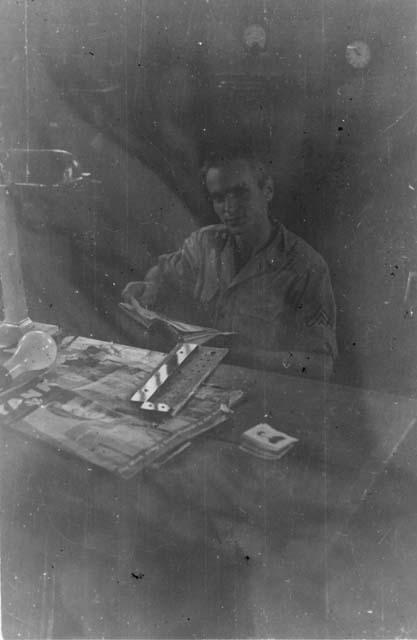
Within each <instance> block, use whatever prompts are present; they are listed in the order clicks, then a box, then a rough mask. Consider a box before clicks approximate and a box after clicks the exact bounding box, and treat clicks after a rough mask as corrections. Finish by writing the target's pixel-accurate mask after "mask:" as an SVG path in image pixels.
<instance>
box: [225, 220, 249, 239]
mask: <svg viewBox="0 0 417 640" xmlns="http://www.w3.org/2000/svg"><path fill="white" fill-rule="evenodd" d="M225 224H226V227H227V228H228V230H229V232H230V233H231V234H232V235H234V236H240V235H242V234H243V233H245V232H246V231H247V225H246V223H245V222H236V223H235V224H231V223H227V222H226V223H225Z"/></svg>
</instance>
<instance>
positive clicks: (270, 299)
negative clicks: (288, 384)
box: [158, 224, 337, 357]
mask: <svg viewBox="0 0 417 640" xmlns="http://www.w3.org/2000/svg"><path fill="white" fill-rule="evenodd" d="M158 264H159V270H160V274H161V276H162V281H163V283H164V285H165V286H167V287H168V288H169V289H171V290H172V288H174V289H177V290H178V291H179V292H181V293H183V294H186V295H188V296H191V297H192V298H193V299H194V301H196V302H197V303H199V304H200V305H201V307H202V309H203V310H204V313H205V316H206V318H207V322H206V324H208V325H210V326H213V327H216V328H217V329H220V330H222V331H234V332H237V333H238V334H239V338H240V344H241V345H242V346H248V347H252V348H258V349H267V350H270V351H283V350H289V351H291V350H292V351H304V352H308V353H325V354H328V355H331V356H333V357H336V355H337V346H336V312H335V304H334V298H333V291H332V286H331V282H330V276H329V271H328V268H327V265H326V263H325V262H324V260H323V258H322V257H321V256H320V255H319V254H318V253H317V252H316V251H315V250H314V249H313V248H312V247H310V245H308V244H307V243H306V242H304V241H303V240H302V239H301V238H299V237H298V236H296V235H295V234H294V233H291V231H288V229H286V228H285V227H284V226H283V225H278V226H277V227H276V229H275V233H274V234H273V235H272V238H271V240H270V241H269V243H268V244H267V245H265V246H264V247H263V248H262V249H260V250H259V251H258V252H257V253H256V254H255V255H253V256H252V257H251V258H250V259H249V261H248V262H246V264H244V266H243V267H242V268H241V269H240V270H238V271H237V270H236V264H237V262H236V245H235V240H234V238H233V236H232V235H230V234H229V232H228V230H227V228H226V227H225V226H224V225H220V224H219V225H211V226H209V227H204V228H202V229H199V230H198V231H196V232H194V233H192V234H191V235H190V236H189V237H188V238H187V239H186V240H185V242H184V244H183V246H182V248H181V249H180V250H179V251H176V252H174V253H170V254H166V255H162V256H160V258H159V263H158Z"/></svg>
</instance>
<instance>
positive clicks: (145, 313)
mask: <svg viewBox="0 0 417 640" xmlns="http://www.w3.org/2000/svg"><path fill="white" fill-rule="evenodd" d="M119 307H120V309H122V311H124V312H125V313H126V314H127V315H128V316H129V317H130V318H132V320H135V322H137V323H138V324H140V325H141V326H142V327H144V328H145V329H147V330H149V329H151V328H157V327H159V328H162V329H166V330H168V331H169V332H170V333H171V334H172V335H173V337H175V338H176V339H177V340H178V341H181V342H194V343H197V344H205V343H206V342H208V341H211V340H213V339H214V338H223V339H228V338H231V337H232V336H234V335H235V333H234V332H232V331H219V330H218V329H214V328H213V327H201V326H199V325H194V324H189V323H187V322H182V321H180V320H175V319H174V318H169V317H168V316H166V315H164V314H162V313H158V312H156V311H151V310H150V309H146V308H145V307H143V306H142V305H141V304H139V302H138V301H137V300H134V299H132V302H131V303H130V304H129V303H127V302H120V303H119Z"/></svg>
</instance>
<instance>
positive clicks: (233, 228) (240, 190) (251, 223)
mask: <svg viewBox="0 0 417 640" xmlns="http://www.w3.org/2000/svg"><path fill="white" fill-rule="evenodd" d="M206 185H207V189H208V192H209V195H210V198H211V200H212V202H213V207H214V210H215V212H216V213H217V215H218V216H219V218H220V220H221V221H222V222H223V223H224V224H225V225H226V226H227V227H228V229H229V231H230V233H232V234H233V235H242V234H245V235H246V234H248V233H250V232H251V230H252V229H253V228H254V227H258V226H259V225H264V224H269V218H268V203H269V202H270V200H271V198H272V193H273V190H272V182H271V180H270V179H267V180H266V182H265V185H264V186H263V187H260V186H259V184H258V177H257V175H256V170H255V168H254V167H252V166H251V165H250V164H249V163H248V162H247V161H246V160H240V159H236V160H233V161H231V162H229V163H228V164H227V165H225V166H223V167H211V168H210V169H209V170H208V172H207V176H206Z"/></svg>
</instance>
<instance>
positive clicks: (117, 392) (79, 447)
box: [0, 338, 230, 478]
mask: <svg viewBox="0 0 417 640" xmlns="http://www.w3.org/2000/svg"><path fill="white" fill-rule="evenodd" d="M163 357H164V354H162V353H157V352H152V351H147V350H144V349H137V348H132V347H124V346H120V345H114V344H111V343H106V342H100V341H97V340H92V339H86V338H76V339H72V338H65V339H64V340H63V342H62V345H61V349H60V353H59V356H58V362H57V365H56V367H55V369H54V371H53V372H51V373H50V374H48V376H47V377H45V378H44V379H42V380H39V379H38V380H32V381H28V382H27V383H26V384H25V385H23V386H20V387H19V388H15V389H13V388H11V389H8V390H6V391H4V392H2V393H1V394H0V422H1V424H3V425H5V426H7V427H10V428H13V429H16V430H18V431H20V432H22V433H25V434H26V435H29V436H32V437H34V438H36V439H41V440H44V441H47V442H49V443H50V444H52V445H53V446H54V447H55V448H57V449H59V450H61V449H62V450H64V451H67V452H70V453H72V454H75V455H77V456H79V457H80V458H82V459H84V460H86V461H88V462H89V463H91V464H94V465H97V466H99V467H102V468H104V469H107V470H108V471H112V472H115V473H118V474H119V475H120V476H122V477H123V478H130V477H132V476H134V475H135V474H136V473H138V472H139V471H141V470H143V469H145V468H146V467H149V466H150V465H152V464H153V463H155V461H157V460H158V459H160V458H161V457H165V456H166V455H167V454H169V453H170V452H174V451H175V450H176V449H177V448H180V446H181V445H183V443H184V442H188V441H189V440H190V439H192V438H194V437H195V436H197V435H198V434H200V433H202V432H204V431H206V430H208V429H211V428H213V427H215V426H217V425H219V424H220V423H222V422H223V421H224V420H226V419H227V413H225V412H224V410H223V409H222V407H224V406H225V405H227V404H228V402H229V398H230V391H229V390H227V389H223V388H219V387H216V388H214V387H212V386H211V385H208V384H206V385H203V386H202V387H201V389H199V391H198V392H196V395H195V397H194V398H192V400H191V401H190V402H189V404H188V405H187V407H186V408H184V410H183V411H182V412H181V413H180V414H179V415H177V416H175V417H170V416H168V417H167V418H166V419H164V421H162V422H159V421H155V420H154V419H152V417H149V414H146V413H145V412H143V411H140V409H138V407H137V405H136V404H134V403H131V402H130V400H129V398H130V396H131V394H132V393H133V391H134V390H135V389H137V388H138V386H139V385H140V383H141V381H143V380H144V379H145V378H146V376H147V375H149V372H150V371H152V370H153V368H154V367H155V366H156V365H157V364H159V362H160V361H161V360H162V359H163Z"/></svg>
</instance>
